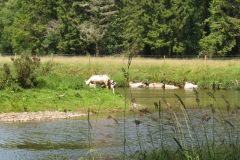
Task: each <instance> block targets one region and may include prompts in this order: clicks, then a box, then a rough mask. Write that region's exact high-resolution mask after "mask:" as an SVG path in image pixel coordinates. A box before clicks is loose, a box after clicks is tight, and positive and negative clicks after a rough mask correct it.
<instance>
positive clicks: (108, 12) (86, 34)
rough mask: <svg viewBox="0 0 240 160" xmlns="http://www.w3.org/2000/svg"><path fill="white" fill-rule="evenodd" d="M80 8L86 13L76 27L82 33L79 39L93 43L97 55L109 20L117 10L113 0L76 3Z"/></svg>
mask: <svg viewBox="0 0 240 160" xmlns="http://www.w3.org/2000/svg"><path fill="white" fill-rule="evenodd" d="M76 5H77V6H78V8H79V9H80V10H83V11H84V12H85V14H86V15H87V16H86V17H87V18H86V20H84V21H83V22H82V23H81V24H79V26H78V29H79V31H80V32H81V33H82V34H81V37H80V38H81V39H82V40H83V41H85V42H86V43H90V44H91V43H94V44H95V54H96V56H99V54H100V50H101V48H100V46H101V43H102V40H103V37H104V36H105V35H106V33H107V32H108V28H109V25H110V20H111V18H112V16H113V15H114V14H116V13H117V12H118V11H117V9H116V7H115V2H114V0H90V1H88V2H84V3H81V2H79V3H76Z"/></svg>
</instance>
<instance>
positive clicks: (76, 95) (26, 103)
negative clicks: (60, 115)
mask: <svg viewBox="0 0 240 160" xmlns="http://www.w3.org/2000/svg"><path fill="white" fill-rule="evenodd" d="M0 104H1V105H0V111H1V112H23V111H29V112H30V111H33V112H34V111H65V110H67V111H85V112H86V111H87V109H88V108H90V109H91V111H98V110H99V111H111V110H112V109H122V108H123V106H124V102H123V99H122V97H121V96H120V95H116V94H115V95H113V93H112V92H111V91H110V90H107V89H101V90H100V89H80V90H72V89H68V90H63V89H59V90H51V89H28V90H23V91H20V92H14V91H11V90H2V91H1V92H0Z"/></svg>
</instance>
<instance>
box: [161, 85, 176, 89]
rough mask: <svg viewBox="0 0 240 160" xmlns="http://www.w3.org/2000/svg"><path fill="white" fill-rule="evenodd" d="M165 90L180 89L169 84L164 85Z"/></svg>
mask: <svg viewBox="0 0 240 160" xmlns="http://www.w3.org/2000/svg"><path fill="white" fill-rule="evenodd" d="M164 88H165V89H179V87H178V86H174V85H168V84H165V85H164Z"/></svg>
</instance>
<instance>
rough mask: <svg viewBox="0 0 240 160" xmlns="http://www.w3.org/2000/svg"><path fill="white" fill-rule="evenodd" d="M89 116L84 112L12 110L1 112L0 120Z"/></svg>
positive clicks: (36, 119)
mask: <svg viewBox="0 0 240 160" xmlns="http://www.w3.org/2000/svg"><path fill="white" fill-rule="evenodd" d="M82 116H87V114H86V113H82V112H58V111H54V112H50V111H44V112H21V113H16V112H11V113H0V122H28V121H45V120H54V119H67V118H77V117H82Z"/></svg>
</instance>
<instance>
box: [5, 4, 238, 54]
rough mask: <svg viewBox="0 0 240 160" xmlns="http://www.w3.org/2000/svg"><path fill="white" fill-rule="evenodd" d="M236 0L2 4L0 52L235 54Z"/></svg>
mask: <svg viewBox="0 0 240 160" xmlns="http://www.w3.org/2000/svg"><path fill="white" fill-rule="evenodd" d="M239 3H240V2H239V0H232V1H226V0H207V1H206V0H205V1H204V0H199V1H191V0H186V1H180V0H172V1H167V0H162V1H151V0H145V1H140V0H131V1H126V0H120V1H114V0H107V1H106V0H105V1H104V0H82V1H77V0H68V1H66V0H57V1H54V0H49V1H45V0H33V1H31V2H30V1H28V0H21V1H20V0H2V1H0V7H1V8H0V52H1V53H3V54H14V53H22V52H30V53H32V54H89V53H90V54H96V55H99V54H101V55H106V54H116V53H118V54H119V53H134V54H143V55H156V56H161V55H169V56H178V55H199V54H207V55H211V56H215V55H217V56H224V55H227V54H235V55H236V54H239V44H240V38H239V33H240V29H239V28H240V27H239V26H240V20H239V15H240V12H239V10H240V8H239V6H240V4H239Z"/></svg>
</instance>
